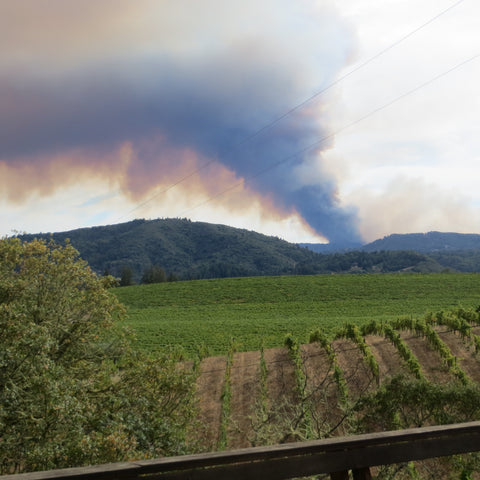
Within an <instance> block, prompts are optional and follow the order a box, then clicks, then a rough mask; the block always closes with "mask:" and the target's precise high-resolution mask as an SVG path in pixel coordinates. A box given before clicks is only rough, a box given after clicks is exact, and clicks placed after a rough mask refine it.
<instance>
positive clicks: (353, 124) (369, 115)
mask: <svg viewBox="0 0 480 480" xmlns="http://www.w3.org/2000/svg"><path fill="white" fill-rule="evenodd" d="M479 57H480V54H477V55H474V56H473V57H470V58H468V59H467V60H464V61H463V62H461V63H458V64H457V65H455V66H453V67H451V68H449V69H448V70H445V71H444V72H442V73H440V74H438V75H436V76H435V77H433V78H431V79H429V80H427V81H426V82H424V83H422V84H420V85H418V86H416V87H415V88H412V89H411V90H408V91H407V92H404V93H402V94H401V95H398V96H397V97H395V98H394V99H393V100H390V101H389V102H387V103H385V104H383V105H381V106H380V107H377V108H375V109H373V110H371V111H370V112H368V113H367V114H365V115H363V116H362V117H360V118H358V119H356V120H354V121H353V122H350V123H348V124H347V125H344V126H343V127H341V128H339V129H338V130H336V131H335V132H334V133H330V134H328V135H325V136H323V137H321V138H320V139H319V140H316V141H315V142H313V143H311V144H310V145H308V146H307V147H305V148H302V149H301V150H299V151H297V152H295V153H294V154H292V155H289V156H287V157H285V158H283V159H281V160H278V161H277V162H275V163H273V164H271V165H269V166H268V167H265V168H264V169H263V170H260V171H258V172H257V173H255V174H254V175H250V176H247V177H245V178H243V179H242V180H241V181H239V182H237V183H235V184H233V185H231V186H230V187H228V188H226V189H225V190H222V191H221V192H219V193H217V194H215V195H212V196H211V197H209V198H208V199H207V200H205V201H203V202H202V203H199V204H198V205H196V206H195V207H191V208H189V209H188V210H185V211H184V212H183V213H182V214H180V216H184V215H185V214H187V213H189V212H191V211H193V210H196V209H197V208H199V207H201V206H203V205H206V204H207V203H210V202H211V201H212V200H214V199H215V198H218V197H220V196H222V195H224V194H225V193H228V192H230V191H232V190H233V189H235V188H237V187H239V186H240V185H242V184H243V183H244V182H245V181H249V180H253V179H255V178H257V177H260V176H261V175H263V174H265V173H267V172H268V171H270V170H273V169H274V168H276V167H278V166H279V165H281V164H283V163H287V162H289V161H291V160H293V159H295V158H297V157H299V156H301V155H303V154H305V153H307V152H309V151H311V150H313V149H314V148H316V147H318V146H320V145H321V144H322V143H324V142H325V141H327V140H329V139H330V138H333V137H335V136H337V135H338V134H339V133H341V132H343V131H344V130H346V129H348V128H351V127H353V126H355V125H357V124H359V123H360V122H363V121H364V120H366V119H367V118H370V117H372V116H373V115H375V114H376V113H378V112H381V111H382V110H385V109H387V108H388V107H391V106H392V105H393V104H395V103H397V102H399V101H400V100H403V99H404V98H405V97H408V96H410V95H412V94H414V93H416V92H418V91H419V90H422V89H423V88H425V87H427V86H428V85H431V84H432V83H434V82H436V81H437V80H439V79H441V78H443V77H445V76H447V75H448V74H450V73H452V72H454V71H455V70H458V69H459V68H461V67H463V66H464V65H466V64H468V63H470V62H473V61H474V60H476V59H477V58H479Z"/></svg>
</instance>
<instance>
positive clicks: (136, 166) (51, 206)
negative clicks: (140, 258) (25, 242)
mask: <svg viewBox="0 0 480 480" xmlns="http://www.w3.org/2000/svg"><path fill="white" fill-rule="evenodd" d="M479 18H480V3H479V2H478V1H476V0H461V1H458V0H424V1H422V2H415V1H413V0H383V1H382V2H379V1H377V0H335V1H334V0H243V1H242V2H237V1H235V2H234V1H230V0H201V1H200V0H198V1H194V0H175V2H173V1H170V2H169V1H167V0H135V1H132V0H82V1H80V0H0V236H5V235H11V234H13V233H15V232H28V233H39V232H56V231H65V230H71V229H75V228H80V227H90V226H95V225H108V224H116V223H121V222H126V221H129V220H132V219H135V218H147V219H154V218H167V217H175V218H190V219H191V220H193V221H204V222H211V223H222V224H227V225H231V226H234V227H240V228H246V229H249V230H255V231H258V232H261V233H265V234H268V235H275V236H278V237H281V238H284V239H286V240H289V241H292V242H315V243H317V242H332V243H337V244H348V243H350V242H362V243H366V242H370V241H373V240H375V239H377V238H381V237H383V236H386V235H389V234H392V233H413V232H428V231H433V230H437V231H450V232H453V231H455V232H461V233H480V188H478V181H479V179H480V135H479V134H478V128H479V125H480V123H479V122H478V112H480V94H479V92H478V85H479V84H480V57H478V55H480V36H479V35H478V19H479Z"/></svg>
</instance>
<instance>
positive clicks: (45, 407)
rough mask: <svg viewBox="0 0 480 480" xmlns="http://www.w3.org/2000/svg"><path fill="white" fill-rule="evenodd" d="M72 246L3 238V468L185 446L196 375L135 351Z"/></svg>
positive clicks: (101, 285) (117, 309) (104, 289)
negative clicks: (193, 375) (147, 357)
mask: <svg viewBox="0 0 480 480" xmlns="http://www.w3.org/2000/svg"><path fill="white" fill-rule="evenodd" d="M112 280H113V278H112V277H99V276H97V275H96V274H94V273H93V272H92V271H91V270H90V268H89V267H88V265H87V264H86V262H84V261H83V260H81V259H79V258H78V252H77V251H76V250H75V249H74V248H73V247H72V246H71V245H70V244H68V243H67V244H66V245H65V246H64V247H61V246H58V245H56V244H54V243H53V242H48V243H47V242H45V241H38V240H34V241H32V242H31V243H22V242H21V241H20V240H19V239H16V238H6V239H0V439H1V441H0V459H1V460H0V473H16V472H21V471H31V470H43V469H51V468H62V467H69V466H77V465H84V464H92V463H104V462H111V461H120V460H127V459H132V458H145V457H147V456H160V455H166V454H177V453H184V452H185V448H186V447H185V445H186V444H185V431H186V427H187V425H188V424H189V423H191V420H192V416H193V413H194V409H193V403H192V398H193V395H192V392H193V377H192V374H191V373H188V372H185V371H184V372H179V371H178V369H177V368H176V363H175V359H174V358H173V357H169V358H164V359H160V360H156V361H152V360H149V359H146V358H142V357H140V356H139V354H135V353H133V352H132V351H131V350H130V348H129V344H128V336H126V333H125V332H124V331H122V330H120V329H119V328H118V327H117V326H116V323H117V321H118V320H119V319H121V318H122V317H123V315H124V308H123V306H122V305H121V304H120V303H119V302H118V301H117V300H116V297H114V296H113V295H112V294H111V293H109V291H108V287H109V286H110V284H111V282H112Z"/></svg>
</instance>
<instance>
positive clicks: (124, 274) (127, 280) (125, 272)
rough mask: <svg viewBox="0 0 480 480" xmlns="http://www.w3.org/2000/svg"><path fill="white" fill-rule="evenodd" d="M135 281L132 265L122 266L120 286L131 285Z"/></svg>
mask: <svg viewBox="0 0 480 480" xmlns="http://www.w3.org/2000/svg"><path fill="white" fill-rule="evenodd" d="M134 283H135V282H134V281H133V271H132V269H131V268H130V267H126V266H125V267H122V271H121V272H120V282H119V284H120V286H121V287H129V286H130V285H133V284H134Z"/></svg>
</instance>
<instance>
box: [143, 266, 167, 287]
mask: <svg viewBox="0 0 480 480" xmlns="http://www.w3.org/2000/svg"><path fill="white" fill-rule="evenodd" d="M166 281H167V274H166V273H165V270H164V269H163V268H162V267H159V266H158V265H153V266H152V267H149V268H147V269H146V270H145V272H143V276H142V283H162V282H166Z"/></svg>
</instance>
